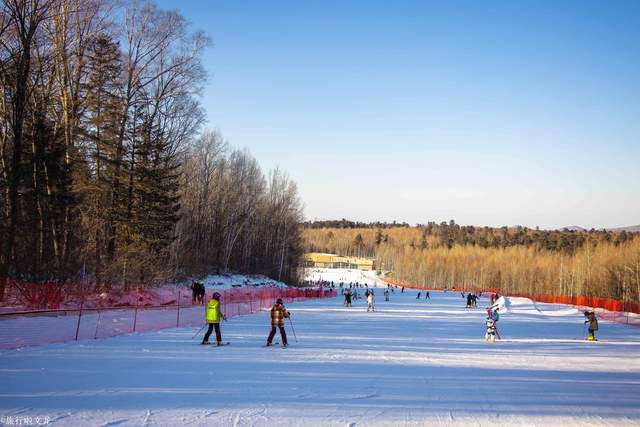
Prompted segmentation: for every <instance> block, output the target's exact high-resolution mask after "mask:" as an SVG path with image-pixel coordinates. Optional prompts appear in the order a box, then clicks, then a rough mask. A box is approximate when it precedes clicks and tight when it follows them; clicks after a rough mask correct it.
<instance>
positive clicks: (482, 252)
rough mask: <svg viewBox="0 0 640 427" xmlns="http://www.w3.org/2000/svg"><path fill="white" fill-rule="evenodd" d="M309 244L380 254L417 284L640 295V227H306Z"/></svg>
mask: <svg viewBox="0 0 640 427" xmlns="http://www.w3.org/2000/svg"><path fill="white" fill-rule="evenodd" d="M303 234H304V237H305V249H306V250H307V251H309V252H315V251H319V252H329V253H337V254H340V255H355V256H367V257H374V258H375V259H376V264H377V267H378V268H379V269H380V270H383V271H386V272H389V273H390V277H393V278H395V279H398V280H403V281H406V282H408V283H412V284H415V285H417V286H424V287H436V288H449V289H452V288H454V287H457V288H468V289H490V288H494V289H500V290H501V291H503V292H507V291H508V292H513V293H522V294H529V295H532V294H547V295H572V296H575V295H584V296H603V297H610V298H615V299H622V300H625V301H631V302H640V234H638V233H628V232H626V231H621V232H609V231H603V230H601V231H596V230H591V231H589V232H577V231H569V230H539V229H529V228H526V227H501V228H491V227H474V226H460V225H458V224H456V223H455V222H453V221H451V222H448V223H447V222H443V223H441V224H436V223H433V222H430V223H427V224H426V225H418V226H416V227H386V228H383V227H378V228H375V227H369V226H367V227H355V228H317V227H312V226H308V227H307V228H305V230H304V232H303Z"/></svg>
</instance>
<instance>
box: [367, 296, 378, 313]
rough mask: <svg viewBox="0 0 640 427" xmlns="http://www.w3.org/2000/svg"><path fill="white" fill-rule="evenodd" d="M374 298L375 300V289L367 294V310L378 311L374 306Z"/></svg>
mask: <svg viewBox="0 0 640 427" xmlns="http://www.w3.org/2000/svg"><path fill="white" fill-rule="evenodd" d="M373 300H374V296H373V291H370V292H369V295H367V312H369V311H376V310H375V309H374V307H373Z"/></svg>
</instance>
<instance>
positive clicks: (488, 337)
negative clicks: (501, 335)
mask: <svg viewBox="0 0 640 427" xmlns="http://www.w3.org/2000/svg"><path fill="white" fill-rule="evenodd" d="M486 325H487V333H485V334H484V340H485V341H491V342H495V341H496V330H497V328H496V321H495V320H494V319H493V316H492V315H491V313H489V314H488V316H487V321H486Z"/></svg>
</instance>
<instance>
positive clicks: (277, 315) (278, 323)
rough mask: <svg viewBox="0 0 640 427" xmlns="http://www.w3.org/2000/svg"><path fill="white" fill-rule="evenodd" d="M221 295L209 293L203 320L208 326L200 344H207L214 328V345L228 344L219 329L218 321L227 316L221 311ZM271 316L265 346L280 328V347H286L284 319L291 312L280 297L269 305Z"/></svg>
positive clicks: (271, 343) (268, 344)
mask: <svg viewBox="0 0 640 427" xmlns="http://www.w3.org/2000/svg"><path fill="white" fill-rule="evenodd" d="M221 297H222V296H221V295H220V293H219V292H214V293H213V295H211V299H210V300H209V303H208V304H207V311H206V314H205V320H206V321H207V324H208V326H209V328H208V329H207V332H206V333H205V335H204V339H203V340H202V345H208V344H210V342H209V337H210V336H211V333H212V332H213V331H214V330H215V332H216V345H217V346H223V345H227V344H229V343H228V342H227V343H225V342H223V341H222V332H221V331H220V321H221V320H227V317H226V316H225V315H224V314H223V313H222V306H221V302H220V299H221ZM270 317H271V331H270V332H269V336H268V337H267V344H266V346H267V347H271V346H272V345H273V337H274V336H275V335H276V329H279V330H280V337H281V339H282V348H287V347H288V345H289V344H288V342H287V333H286V331H285V329H284V319H287V318H290V317H291V313H289V311H288V310H287V309H286V307H285V306H284V303H283V302H282V298H278V299H277V300H276V303H275V304H274V305H273V306H272V307H271V310H270Z"/></svg>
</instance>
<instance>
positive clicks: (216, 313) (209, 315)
mask: <svg viewBox="0 0 640 427" xmlns="http://www.w3.org/2000/svg"><path fill="white" fill-rule="evenodd" d="M205 317H206V320H207V323H208V324H209V329H207V333H206V334H205V335H204V339H203V340H202V345H208V344H209V337H210V336H211V332H213V330H214V329H215V330H216V344H217V345H219V346H220V345H224V343H223V342H222V334H221V332H220V319H221V318H222V320H227V318H226V316H225V315H224V314H222V309H221V307H220V294H219V293H218V292H214V293H213V295H211V299H210V300H209V304H208V305H207V312H206V315H205Z"/></svg>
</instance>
